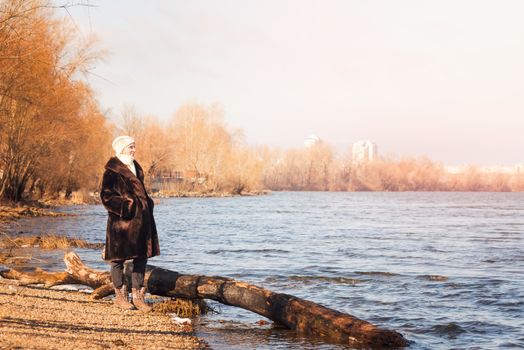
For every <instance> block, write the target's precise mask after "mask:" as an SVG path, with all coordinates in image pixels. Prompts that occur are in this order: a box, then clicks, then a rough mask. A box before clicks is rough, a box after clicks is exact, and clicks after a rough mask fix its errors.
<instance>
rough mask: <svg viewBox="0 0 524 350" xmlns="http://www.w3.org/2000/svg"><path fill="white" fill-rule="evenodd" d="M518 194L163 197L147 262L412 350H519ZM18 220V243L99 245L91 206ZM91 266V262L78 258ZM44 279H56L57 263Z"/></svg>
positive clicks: (234, 327)
mask: <svg viewBox="0 0 524 350" xmlns="http://www.w3.org/2000/svg"><path fill="white" fill-rule="evenodd" d="M523 204H524V193H439V192H437V193H435V192H431V193H425V192H424V193H420V192H416V193H415V192H405V193H383V192H366V193H346V192H343V193H332V192H275V193H273V194H271V195H266V196H257V197H232V198H170V199H161V200H160V203H159V204H157V206H156V207H155V218H156V221H157V227H158V231H159V237H160V244H161V251H162V255H160V256H158V257H155V258H153V259H151V260H150V263H151V264H154V265H157V266H162V267H165V268H169V269H172V270H176V271H179V272H182V273H191V274H205V275H220V276H228V277H232V278H235V279H237V280H242V281H247V282H250V283H253V284H256V285H259V286H262V287H265V288H267V289H270V290H272V291H277V292H284V293H289V294H293V295H296V296H299V297H302V298H305V299H308V300H311V301H314V302H318V303H321V304H323V305H325V306H328V307H330V308H333V309H336V310H339V311H343V312H347V313H350V314H352V315H355V316H357V317H359V318H361V319H364V320H367V321H369V322H372V323H374V324H377V325H379V326H382V327H386V328H390V329H395V330H397V331H399V332H400V333H402V334H403V335H404V336H405V337H406V338H407V339H408V340H409V341H410V342H411V345H410V348H411V349H450V348H461V349H465V348H469V349H500V348H524V206H523ZM61 210H64V211H67V212H71V213H75V214H78V215H76V216H69V217H57V218H54V217H41V218H28V219H22V220H19V221H18V222H17V223H16V224H14V226H11V230H13V231H18V232H21V233H22V234H41V233H43V232H47V233H57V234H67V235H70V236H77V237H81V238H84V239H86V240H88V241H90V242H103V240H104V234H105V225H106V215H107V214H106V212H105V210H104V208H103V207H102V206H101V205H98V206H74V207H66V208H63V209H61ZM78 253H79V255H80V256H81V257H82V259H84V260H85V261H86V263H88V264H89V265H92V266H94V267H97V268H103V269H108V266H107V265H106V264H105V263H103V262H101V261H100V252H98V251H94V250H89V249H80V250H78ZM52 255H53V253H50V254H49V256H50V258H49V260H48V261H47V263H46V264H44V267H46V268H50V269H56V270H61V269H63V267H64V266H63V263H61V262H60V261H59V259H57V258H56V256H55V259H52ZM212 306H213V307H214V308H215V309H217V310H218V311H219V313H213V314H209V315H206V316H204V317H202V318H201V319H199V320H198V322H197V325H196V330H197V335H198V336H200V337H202V338H203V339H205V340H206V341H207V342H208V343H209V345H210V346H211V347H212V348H214V349H296V348H302V349H347V347H345V346H342V345H335V344H326V343H323V342H320V341H316V340H309V339H304V338H300V337H296V336H294V335H293V332H291V331H288V330H285V329H282V328H279V327H275V326H273V325H271V323H270V324H268V325H261V324H259V323H258V321H259V320H261V319H263V317H261V316H258V315H256V314H252V313H250V312H247V311H244V310H241V309H238V308H234V307H227V306H221V305H218V304H216V303H212Z"/></svg>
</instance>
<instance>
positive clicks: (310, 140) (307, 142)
mask: <svg viewBox="0 0 524 350" xmlns="http://www.w3.org/2000/svg"><path fill="white" fill-rule="evenodd" d="M320 142H321V140H320V137H318V136H317V135H315V134H313V135H309V136H308V137H306V138H305V139H304V147H305V148H309V147H312V146H314V145H316V144H317V143H320Z"/></svg>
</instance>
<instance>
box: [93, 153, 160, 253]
mask: <svg viewBox="0 0 524 350" xmlns="http://www.w3.org/2000/svg"><path fill="white" fill-rule="evenodd" d="M135 167H136V176H135V175H134V174H133V173H132V172H131V170H129V168H128V167H127V166H126V165H125V164H124V163H122V162H121V161H120V160H119V159H118V158H117V157H112V158H111V159H109V161H108V162H107V164H106V166H105V169H106V170H105V172H104V178H103V180H102V190H101V192H100V197H101V199H102V203H103V204H104V207H105V208H106V209H107V211H108V215H109V217H108V220H107V230H106V246H105V252H104V259H105V260H124V259H126V260H127V259H133V258H150V257H153V256H156V255H159V254H160V247H159V244H158V235H157V231H156V225H155V219H154V218H153V207H154V203H153V200H152V199H151V198H149V196H148V194H147V192H146V189H145V187H144V171H143V170H142V168H141V167H140V165H139V164H138V163H137V162H136V161H135Z"/></svg>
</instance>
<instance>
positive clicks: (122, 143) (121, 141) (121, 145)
mask: <svg viewBox="0 0 524 350" xmlns="http://www.w3.org/2000/svg"><path fill="white" fill-rule="evenodd" d="M134 142H135V139H134V138H132V137H131V136H126V135H124V136H118V137H117V138H116V139H114V140H113V144H112V146H113V149H114V150H115V152H116V154H117V155H119V154H121V153H122V151H123V150H124V149H125V148H126V147H127V146H129V145H130V144H132V143H134Z"/></svg>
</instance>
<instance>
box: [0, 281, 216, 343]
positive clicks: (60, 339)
mask: <svg viewBox="0 0 524 350" xmlns="http://www.w3.org/2000/svg"><path fill="white" fill-rule="evenodd" d="M118 348H121V349H130V348H131V349H146V348H147V349H204V348H206V344H205V343H203V342H202V341H201V340H200V339H198V338H197V337H195V335H194V333H193V328H192V326H188V325H178V324H176V323H174V322H173V321H172V320H171V319H170V317H169V316H168V315H165V314H156V313H148V314H144V313H141V312H140V311H136V310H132V311H122V310H120V309H117V308H116V307H114V306H113V305H112V301H111V300H97V301H91V300H89V295H88V294H86V293H82V292H69V291H58V290H50V289H43V288H37V287H30V286H20V285H18V283H17V281H12V280H7V279H2V278H1V277H0V349H61V350H63V349H76V350H80V349H118Z"/></svg>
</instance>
